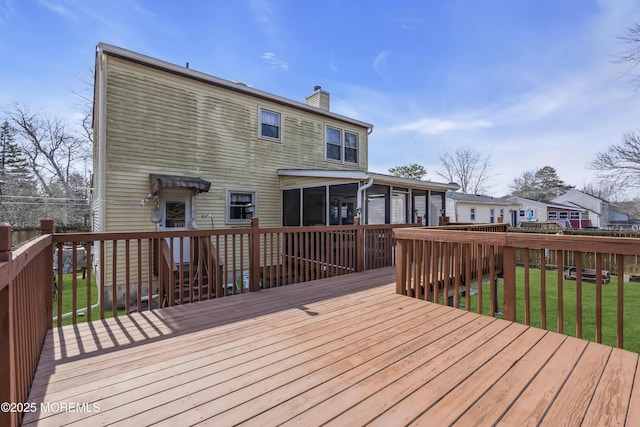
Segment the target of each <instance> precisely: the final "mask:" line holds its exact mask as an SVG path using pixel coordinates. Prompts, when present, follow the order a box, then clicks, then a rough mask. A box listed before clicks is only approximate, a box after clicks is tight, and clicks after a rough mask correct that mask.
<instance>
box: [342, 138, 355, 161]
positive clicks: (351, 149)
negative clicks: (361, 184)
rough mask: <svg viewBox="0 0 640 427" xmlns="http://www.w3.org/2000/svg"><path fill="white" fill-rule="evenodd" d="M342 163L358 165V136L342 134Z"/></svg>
mask: <svg viewBox="0 0 640 427" xmlns="http://www.w3.org/2000/svg"><path fill="white" fill-rule="evenodd" d="M344 161H345V162H347V163H358V134H357V133H352V132H347V131H345V132H344Z"/></svg>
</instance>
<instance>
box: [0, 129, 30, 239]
mask: <svg viewBox="0 0 640 427" xmlns="http://www.w3.org/2000/svg"><path fill="white" fill-rule="evenodd" d="M15 136H16V131H15V129H13V128H12V127H11V125H10V124H9V122H8V121H6V120H5V121H4V122H3V123H2V125H0V222H8V223H9V224H11V225H13V226H14V227H19V226H25V225H37V222H38V218H39V217H40V213H39V212H37V211H38V210H39V204H38V199H37V197H38V195H39V194H38V188H37V184H36V181H35V179H34V177H33V175H32V174H31V169H30V168H29V163H28V162H27V160H26V158H25V156H24V153H23V151H22V149H21V148H20V146H19V145H18V144H17V143H16V142H15Z"/></svg>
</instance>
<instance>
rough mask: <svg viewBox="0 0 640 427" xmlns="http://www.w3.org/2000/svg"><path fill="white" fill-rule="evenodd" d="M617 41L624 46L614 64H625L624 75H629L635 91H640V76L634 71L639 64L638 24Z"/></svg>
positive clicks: (639, 36) (639, 41) (639, 32)
mask: <svg viewBox="0 0 640 427" xmlns="http://www.w3.org/2000/svg"><path fill="white" fill-rule="evenodd" d="M618 39H619V40H620V41H621V42H622V44H623V45H624V50H623V52H622V53H621V54H620V55H618V57H617V58H616V60H615V62H617V63H621V64H627V66H628V68H627V71H626V74H628V75H629V77H630V78H631V81H632V82H633V84H634V85H635V87H636V89H640V74H639V73H637V72H636V71H635V69H636V67H637V66H638V64H640V24H635V25H633V26H632V27H631V28H629V29H627V31H626V32H625V33H624V34H623V35H622V36H620V37H618Z"/></svg>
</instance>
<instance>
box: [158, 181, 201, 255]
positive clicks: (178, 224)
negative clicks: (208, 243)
mask: <svg viewBox="0 0 640 427" xmlns="http://www.w3.org/2000/svg"><path fill="white" fill-rule="evenodd" d="M192 195H193V191H192V190H191V189H167V190H162V191H160V209H161V210H162V221H161V222H160V224H159V227H158V228H159V229H160V230H163V231H171V230H187V229H189V228H191V227H190V226H189V225H190V224H191V221H192V220H193V218H192V215H193V214H192V209H191V203H192ZM167 243H168V244H169V245H171V242H169V241H167ZM190 247H191V244H190V242H189V238H188V237H185V238H183V239H182V257H183V258H182V260H181V259H180V238H173V260H174V262H175V263H176V264H179V263H183V264H184V263H188V262H189V260H190V257H191V254H190Z"/></svg>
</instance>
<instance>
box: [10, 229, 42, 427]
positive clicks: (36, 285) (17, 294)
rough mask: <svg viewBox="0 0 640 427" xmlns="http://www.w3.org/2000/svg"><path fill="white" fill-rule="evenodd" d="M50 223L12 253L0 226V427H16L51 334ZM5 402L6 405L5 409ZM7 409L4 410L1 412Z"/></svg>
mask: <svg viewBox="0 0 640 427" xmlns="http://www.w3.org/2000/svg"><path fill="white" fill-rule="evenodd" d="M52 232H53V222H52V221H43V222H42V233H43V234H44V235H43V236H41V237H39V238H36V239H33V240H31V241H30V242H29V243H27V244H24V245H22V246H20V247H19V248H18V249H16V250H15V251H14V250H12V246H11V234H12V233H11V227H10V226H9V225H8V224H1V225H0V378H1V380H0V403H3V404H4V405H7V404H9V406H8V407H3V410H2V411H0V425H3V426H5V425H7V426H8V425H11V426H17V425H19V424H20V421H21V411H22V406H21V405H23V404H24V402H26V401H27V397H28V395H29V389H30V388H31V381H32V378H33V375H34V374H35V371H36V367H37V365H38V358H39V357H40V351H41V350H42V345H43V343H44V337H45V334H46V332H47V330H48V329H50V328H51V316H52V313H51V299H52V290H53V286H52V282H53V270H52V268H51V262H52V259H53V252H52V248H53V246H52V244H51V242H52V238H51V233H52ZM5 402H6V403H5ZM7 409H8V410H7Z"/></svg>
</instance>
